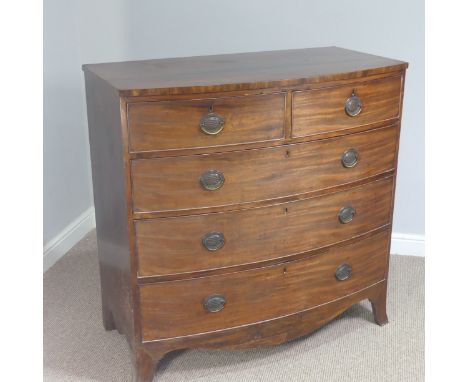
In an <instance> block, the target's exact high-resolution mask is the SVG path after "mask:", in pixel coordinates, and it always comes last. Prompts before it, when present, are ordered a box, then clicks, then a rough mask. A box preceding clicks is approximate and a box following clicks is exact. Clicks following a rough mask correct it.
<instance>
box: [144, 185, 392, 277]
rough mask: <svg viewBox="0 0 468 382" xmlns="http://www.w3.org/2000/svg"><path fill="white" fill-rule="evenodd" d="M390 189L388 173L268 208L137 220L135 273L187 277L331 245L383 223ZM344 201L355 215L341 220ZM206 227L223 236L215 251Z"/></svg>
mask: <svg viewBox="0 0 468 382" xmlns="http://www.w3.org/2000/svg"><path fill="white" fill-rule="evenodd" d="M392 192H393V177H391V178H387V179H383V180H379V181H376V182H374V183H371V184H369V185H365V186H360V187H357V188H353V189H351V190H347V191H342V192H337V193H334V194H330V195H325V196H321V197H317V198H312V199H306V200H301V201H297V202H289V203H283V204H278V205H274V206H269V207H262V208H252V209H248V210H242V211H236V212H227V213H215V214H206V215H193V216H184V217H174V218H159V219H143V220H139V221H136V222H135V232H136V236H137V254H138V264H139V270H138V273H139V276H140V277H141V276H159V275H174V274H182V275H179V277H180V276H184V277H193V276H194V274H193V273H192V272H195V271H201V270H211V269H219V268H226V267H232V266H235V265H242V264H244V265H245V264H251V265H255V266H259V264H258V262H261V261H265V260H270V259H273V258H279V257H287V256H288V255H293V254H297V253H301V252H305V251H309V250H312V249H316V248H320V247H323V246H327V245H331V244H333V243H336V242H340V241H343V240H346V239H349V238H352V237H355V236H357V235H362V234H364V233H366V232H369V231H372V230H375V229H377V228H379V227H381V226H384V225H386V224H388V223H389V222H390V206H391V203H390V202H391V198H392ZM344 206H352V207H353V208H355V209H356V216H355V218H354V219H353V220H352V221H351V222H350V223H347V224H342V223H340V221H339V219H338V213H339V211H340V209H341V208H342V207H344ZM212 231H219V232H222V233H223V234H224V236H225V244H224V246H223V247H222V248H220V249H218V250H217V251H209V250H207V249H206V248H205V247H204V246H203V244H202V237H203V236H204V235H205V234H207V233H209V232H212ZM285 260H286V259H285ZM254 263H255V264H254ZM225 271H226V270H225ZM184 273H185V274H187V275H184Z"/></svg>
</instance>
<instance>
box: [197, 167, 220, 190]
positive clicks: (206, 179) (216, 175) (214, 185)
mask: <svg viewBox="0 0 468 382" xmlns="http://www.w3.org/2000/svg"><path fill="white" fill-rule="evenodd" d="M200 183H201V185H202V187H203V188H204V189H205V190H209V191H214V190H217V189H218V188H221V187H222V186H223V184H224V175H223V173H222V172H221V171H218V170H208V171H206V172H204V173H203V174H202V176H201V177H200Z"/></svg>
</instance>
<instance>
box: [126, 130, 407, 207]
mask: <svg viewBox="0 0 468 382" xmlns="http://www.w3.org/2000/svg"><path fill="white" fill-rule="evenodd" d="M397 133H398V129H397V127H396V126H390V127H387V128H382V129H377V130H373V131H369V132H365V133H359V134H353V135H347V136H344V137H340V138H333V139H326V140H322V141H317V142H310V143H302V144H292V145H284V146H280V147H274V148H267V149H254V150H244V151H236V152H229V153H220V154H209V155H192V156H184V157H174V158H153V159H138V160H133V161H132V186H133V187H132V189H133V208H134V211H135V212H151V211H157V212H165V211H181V210H190V209H194V208H195V209H196V208H207V207H224V206H233V205H237V204H241V203H249V202H256V201H264V200H271V199H276V198H280V197H285V196H291V195H296V194H302V193H306V192H309V191H314V190H319V189H325V188H329V187H332V186H337V185H340V184H345V183H349V182H353V181H356V180H359V179H362V178H366V177H369V176H372V175H376V174H379V173H383V172H386V171H389V170H392V169H393V167H394V164H395V152H396V142H397ZM345 164H346V165H345Z"/></svg>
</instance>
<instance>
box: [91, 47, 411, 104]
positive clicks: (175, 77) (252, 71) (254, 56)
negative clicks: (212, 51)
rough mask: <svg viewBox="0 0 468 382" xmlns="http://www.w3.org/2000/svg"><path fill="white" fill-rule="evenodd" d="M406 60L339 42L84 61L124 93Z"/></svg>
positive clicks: (289, 81)
mask: <svg viewBox="0 0 468 382" xmlns="http://www.w3.org/2000/svg"><path fill="white" fill-rule="evenodd" d="M407 66H408V64H407V63H406V62H402V61H398V60H391V59H388V58H384V57H379V56H374V55H371V54H365V53H360V52H355V51H352V50H347V49H343V48H337V47H334V46H332V47H325V48H312V49H291V50H279V51H267V52H255V53H239V54H225V55H215V56H200V57H180V58H167V59H159V60H146V61H133V62H115V63H109V64H93V65H84V69H85V70H88V71H92V72H93V73H95V74H96V75H98V76H99V77H101V78H102V79H104V80H105V81H106V82H108V83H109V84H110V85H111V86H113V87H114V88H115V89H117V90H118V91H119V93H120V94H121V95H122V96H148V95H164V94H187V93H210V92H216V91H226V92H227V91H236V90H252V89H263V88H275V87H287V86H296V85H302V84H310V83H312V84H313V83H319V82H328V81H333V80H344V79H350V78H353V79H355V78H362V77H367V76H370V75H374V74H384V73H385V74H386V73H394V72H401V71H402V70H404V69H406V67H407Z"/></svg>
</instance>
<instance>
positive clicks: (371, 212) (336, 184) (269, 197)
mask: <svg viewBox="0 0 468 382" xmlns="http://www.w3.org/2000/svg"><path fill="white" fill-rule="evenodd" d="M406 67H407V64H406V63H404V62H401V61H396V60H390V59H386V58H382V57H377V56H371V55H367V54H363V53H359V52H353V51H349V50H345V49H340V48H333V47H332V48H317V49H300V50H291V51H277V52H260V53H247V54H235V55H224V56H207V57H192V58H190V57H189V58H177V59H167V60H166V59H163V60H150V61H136V62H126V63H112V64H94V65H85V66H84V73H85V79H86V97H87V106H88V122H89V137H90V148H91V160H92V170H93V187H94V201H95V209H96V229H97V237H98V255H99V266H100V275H101V291H102V314H103V323H104V327H105V329H107V330H113V329H117V330H118V331H119V332H120V333H122V334H124V335H125V336H126V338H127V340H128V343H129V345H130V347H131V350H132V357H133V365H134V380H135V381H137V382H150V381H152V380H153V374H154V370H155V366H156V365H157V363H158V362H159V360H160V359H161V358H162V357H163V356H164V355H165V354H166V353H168V352H171V351H173V350H177V349H183V348H197V347H199V348H248V347H255V346H264V345H274V344H278V343H282V342H285V341H288V340H291V339H294V338H298V337H300V336H303V335H305V334H307V333H309V332H311V331H312V330H314V329H317V328H319V327H320V326H322V325H324V324H326V323H327V322H329V321H331V320H332V319H333V318H335V317H336V316H338V315H339V314H341V313H342V312H344V311H345V310H346V309H348V308H349V307H350V306H352V305H353V304H356V303H358V302H359V301H361V300H364V299H369V300H370V302H371V306H372V311H373V315H374V319H375V321H376V322H377V323H378V324H380V325H383V324H385V323H386V322H387V315H386V291H387V274H388V264H389V248H390V238H391V228H392V214H393V201H394V194H395V179H396V166H397V158H398V145H399V142H398V141H399V135H400V118H401V110H402V99H403V88H404V78H405V70H406ZM362 324H363V325H367V324H368V322H367V320H366V319H363V320H362ZM109 351H112V350H109Z"/></svg>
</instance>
